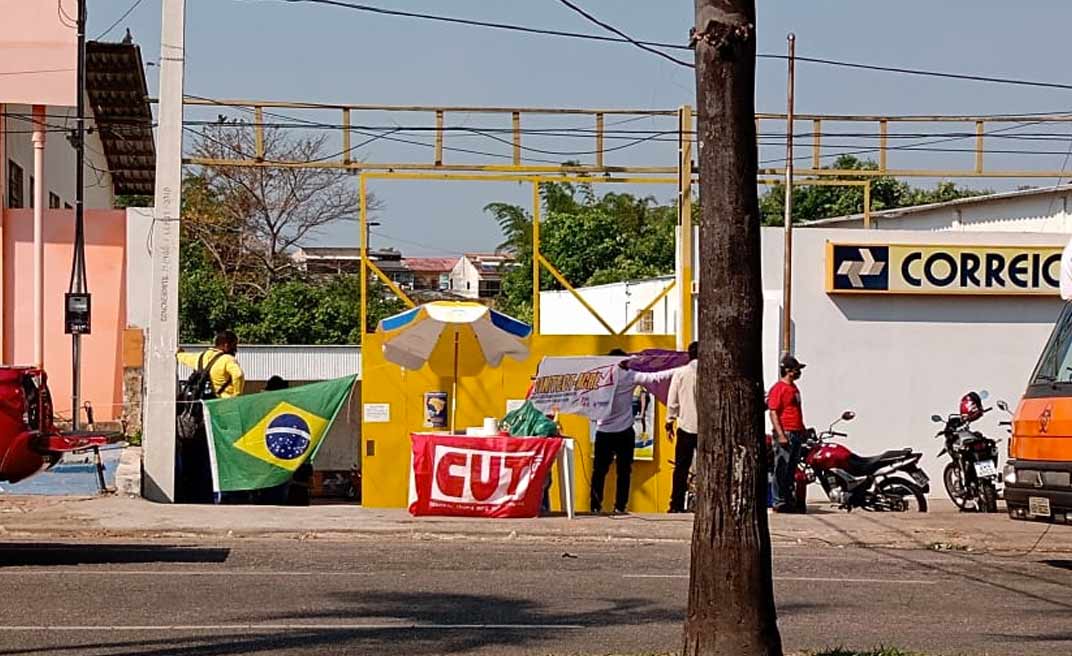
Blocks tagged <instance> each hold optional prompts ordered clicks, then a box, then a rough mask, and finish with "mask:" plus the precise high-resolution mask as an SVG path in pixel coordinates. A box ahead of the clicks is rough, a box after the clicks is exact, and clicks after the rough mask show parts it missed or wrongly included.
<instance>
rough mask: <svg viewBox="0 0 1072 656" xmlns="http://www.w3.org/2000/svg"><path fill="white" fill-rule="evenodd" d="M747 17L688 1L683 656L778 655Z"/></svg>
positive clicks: (750, 1) (742, 4) (728, 2)
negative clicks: (690, 240)
mask: <svg viewBox="0 0 1072 656" xmlns="http://www.w3.org/2000/svg"><path fill="white" fill-rule="evenodd" d="M755 16H756V12H755V2H754V0H696V33H695V44H696V98H697V112H698V130H697V137H698V139H699V160H700V180H701V184H700V206H701V208H702V214H701V219H700V240H699V248H700V258H699V259H700V308H699V319H700V328H699V333H700V334H699V342H700V357H699V379H700V380H701V381H703V384H702V385H697V390H698V393H697V403H698V411H699V422H700V426H699V429H700V440H699V453H698V460H697V466H698V484H699V507H698V508H697V513H696V519H695V524H694V528H693V535H692V568H691V573H690V577H689V605H688V616H687V618H686V621H685V649H684V653H685V654H686V655H687V656H694V655H695V656H700V655H702V656H708V655H714V654H717V655H719V656H771V655H779V656H780V654H781V653H782V644H781V636H780V635H779V632H778V620H777V613H776V611H775V606H774V589H773V588H774V586H773V583H772V579H771V576H772V573H771V545H770V532H769V529H768V525H767V509H766V507H767V503H766V500H767V476H766V464H765V451H766V447H765V442H764V420H763V413H764V409H765V405H764V394H763V374H762V372H763V351H762V330H763V287H762V281H761V278H760V276H761V262H760V241H759V240H760V234H759V228H760V214H759V202H758V198H757V193H756V167H757V159H758V156H757V152H756V129H755V100H754V94H755V62H756V39H755V27H754V26H755ZM700 390H702V391H700Z"/></svg>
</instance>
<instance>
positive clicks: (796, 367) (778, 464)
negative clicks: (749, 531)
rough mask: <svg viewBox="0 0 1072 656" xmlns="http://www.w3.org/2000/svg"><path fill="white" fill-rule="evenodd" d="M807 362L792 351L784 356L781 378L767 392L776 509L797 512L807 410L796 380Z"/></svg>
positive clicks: (779, 511) (783, 511) (781, 365)
mask: <svg viewBox="0 0 1072 656" xmlns="http://www.w3.org/2000/svg"><path fill="white" fill-rule="evenodd" d="M804 366H805V365H804V364H803V363H801V362H800V361H799V360H797V359H796V358H795V357H793V356H792V355H786V356H785V357H783V358H782V361H781V363H780V366H779V375H780V376H781V378H780V379H779V380H778V382H777V383H775V384H774V386H773V387H771V389H770V391H769V392H768V393H767V409H768V410H770V419H771V424H773V425H774V503H773V506H774V512H777V513H788V512H795V511H796V510H797V509H796V508H795V507H794V503H795V499H796V495H795V494H794V489H795V485H796V480H795V479H796V471H797V464H798V463H799V462H800V450H801V445H802V444H803V441H804V412H803V410H802V409H801V403H800V388H798V387H797V381H798V380H800V376H801V374H802V372H803V371H804Z"/></svg>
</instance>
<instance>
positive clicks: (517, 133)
mask: <svg viewBox="0 0 1072 656" xmlns="http://www.w3.org/2000/svg"><path fill="white" fill-rule="evenodd" d="M513 122H514V166H521V112H513Z"/></svg>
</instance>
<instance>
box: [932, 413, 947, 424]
mask: <svg viewBox="0 0 1072 656" xmlns="http://www.w3.org/2000/svg"><path fill="white" fill-rule="evenodd" d="M931 421H933V422H934V423H936V424H940V423H942V422H943V421H944V420H943V419H942V418H941V416H939V415H931Z"/></svg>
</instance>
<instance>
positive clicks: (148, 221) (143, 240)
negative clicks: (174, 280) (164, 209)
mask: <svg viewBox="0 0 1072 656" xmlns="http://www.w3.org/2000/svg"><path fill="white" fill-rule="evenodd" d="M152 226H153V208H151V207H131V208H128V209H127V273H126V276H127V326H129V327H131V328H145V329H148V328H149V312H150V309H149V308H150V306H151V303H150V302H149V301H150V294H151V293H152V283H153V256H152V253H150V252H149V245H150V244H149V240H150V235H151V234H152V232H151V231H152Z"/></svg>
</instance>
